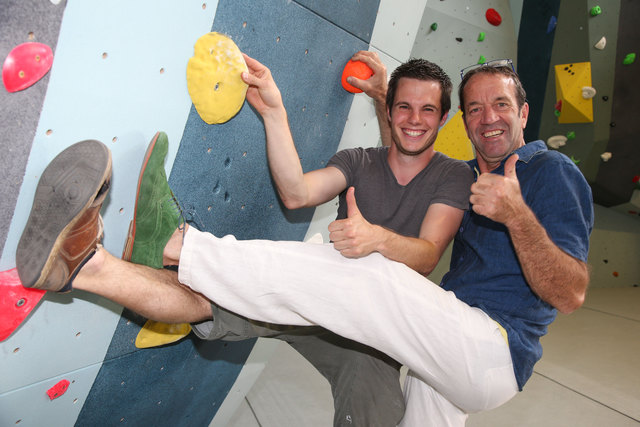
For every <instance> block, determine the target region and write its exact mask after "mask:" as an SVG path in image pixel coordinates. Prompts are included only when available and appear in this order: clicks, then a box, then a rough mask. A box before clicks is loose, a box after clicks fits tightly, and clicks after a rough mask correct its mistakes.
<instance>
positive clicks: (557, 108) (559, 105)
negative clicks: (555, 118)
mask: <svg viewBox="0 0 640 427" xmlns="http://www.w3.org/2000/svg"><path fill="white" fill-rule="evenodd" d="M555 110H556V111H562V99H558V102H556V106H555Z"/></svg>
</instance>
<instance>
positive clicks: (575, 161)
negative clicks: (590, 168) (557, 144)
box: [571, 156, 580, 165]
mask: <svg viewBox="0 0 640 427" xmlns="http://www.w3.org/2000/svg"><path fill="white" fill-rule="evenodd" d="M571 161H572V162H573V163H575V164H576V165H577V164H578V163H580V159H576V158H575V157H573V156H571Z"/></svg>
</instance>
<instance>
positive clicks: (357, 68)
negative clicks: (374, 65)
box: [342, 60, 373, 93]
mask: <svg viewBox="0 0 640 427" xmlns="http://www.w3.org/2000/svg"><path fill="white" fill-rule="evenodd" d="M351 76H353V77H356V78H358V79H360V80H367V79H368V78H369V77H371V76H373V70H372V69H371V68H369V66H368V65H367V64H365V63H364V62H362V61H352V60H349V62H347V65H345V66H344V71H343V72H342V87H343V88H344V90H346V91H347V92H351V93H360V92H362V91H361V90H360V89H358V88H357V87H355V86H352V85H350V84H349V83H347V77H351Z"/></svg>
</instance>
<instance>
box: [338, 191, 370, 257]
mask: <svg viewBox="0 0 640 427" xmlns="http://www.w3.org/2000/svg"><path fill="white" fill-rule="evenodd" d="M346 200H347V218H345V219H339V220H336V221H333V222H332V223H331V224H329V238H330V239H331V241H332V242H333V247H334V248H335V249H336V250H338V251H340V253H341V254H342V255H343V256H345V257H347V258H360V257H363V256H366V255H369V254H370V253H372V252H375V245H376V228H377V227H376V226H374V225H372V224H371V223H369V222H368V221H367V220H366V219H364V217H363V216H362V214H361V213H360V210H359V209H358V204H357V203H356V196H355V189H354V188H353V187H349V189H348V190H347V195H346Z"/></svg>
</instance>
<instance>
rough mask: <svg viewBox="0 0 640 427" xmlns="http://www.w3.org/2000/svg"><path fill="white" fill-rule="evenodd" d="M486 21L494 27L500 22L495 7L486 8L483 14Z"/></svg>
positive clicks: (500, 17)
mask: <svg viewBox="0 0 640 427" xmlns="http://www.w3.org/2000/svg"><path fill="white" fill-rule="evenodd" d="M485 16H486V18H487V21H488V22H489V24H491V25H495V26H496V27H497V26H498V25H500V24H501V23H502V16H500V14H499V13H498V11H497V10H495V9H487V13H486V14H485Z"/></svg>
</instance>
